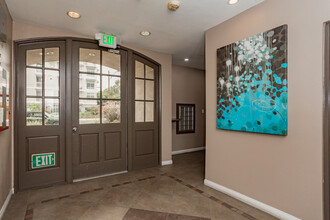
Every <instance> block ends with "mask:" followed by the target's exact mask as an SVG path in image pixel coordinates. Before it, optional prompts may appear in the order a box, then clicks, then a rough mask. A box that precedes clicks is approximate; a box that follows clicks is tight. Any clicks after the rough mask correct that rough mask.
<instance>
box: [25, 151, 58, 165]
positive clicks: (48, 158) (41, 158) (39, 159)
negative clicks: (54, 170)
mask: <svg viewBox="0 0 330 220" xmlns="http://www.w3.org/2000/svg"><path fill="white" fill-rule="evenodd" d="M50 166H55V153H44V154H32V156H31V168H32V169H36V168H42V167H50Z"/></svg>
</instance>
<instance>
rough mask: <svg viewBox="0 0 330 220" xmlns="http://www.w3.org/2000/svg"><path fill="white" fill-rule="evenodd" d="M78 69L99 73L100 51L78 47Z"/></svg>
mask: <svg viewBox="0 0 330 220" xmlns="http://www.w3.org/2000/svg"><path fill="white" fill-rule="evenodd" d="M79 71H80V72H87V73H100V51H99V50H93V49H84V48H80V49H79Z"/></svg>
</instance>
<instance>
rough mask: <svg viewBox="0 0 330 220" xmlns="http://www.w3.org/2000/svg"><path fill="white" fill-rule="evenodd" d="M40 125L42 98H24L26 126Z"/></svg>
mask: <svg viewBox="0 0 330 220" xmlns="http://www.w3.org/2000/svg"><path fill="white" fill-rule="evenodd" d="M36 125H42V99H41V98H27V99H26V126H36Z"/></svg>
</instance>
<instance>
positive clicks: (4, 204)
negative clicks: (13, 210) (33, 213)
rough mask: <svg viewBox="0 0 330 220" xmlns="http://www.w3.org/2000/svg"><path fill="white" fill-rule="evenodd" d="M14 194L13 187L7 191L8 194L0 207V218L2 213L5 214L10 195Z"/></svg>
mask: <svg viewBox="0 0 330 220" xmlns="http://www.w3.org/2000/svg"><path fill="white" fill-rule="evenodd" d="M13 194H14V188H12V189H10V191H9V193H8V196H7V198H6V200H5V202H4V203H3V205H2V207H1V210H0V219H2V218H3V216H4V214H5V211H6V209H7V207H8V205H9V202H10V199H11V196H12V195H13Z"/></svg>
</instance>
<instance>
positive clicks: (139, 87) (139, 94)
mask: <svg viewBox="0 0 330 220" xmlns="http://www.w3.org/2000/svg"><path fill="white" fill-rule="evenodd" d="M135 99H136V100H144V80H141V79H136V80H135Z"/></svg>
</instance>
